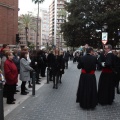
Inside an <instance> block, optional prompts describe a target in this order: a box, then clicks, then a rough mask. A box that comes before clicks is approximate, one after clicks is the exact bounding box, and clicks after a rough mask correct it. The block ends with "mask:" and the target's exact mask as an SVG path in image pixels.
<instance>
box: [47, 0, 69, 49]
mask: <svg viewBox="0 0 120 120" xmlns="http://www.w3.org/2000/svg"><path fill="white" fill-rule="evenodd" d="M65 1H67V2H70V0H53V1H52V3H51V4H50V6H49V12H50V13H49V15H50V19H49V20H50V31H49V39H50V41H51V44H52V45H55V46H57V47H59V48H62V47H64V45H65V44H64V43H65V42H64V40H63V36H62V33H60V30H61V27H60V26H61V24H62V23H64V21H65V20H66V16H67V15H65V14H67V13H66V11H65V9H64V7H65ZM62 10H63V11H64V12H65V13H64V15H60V11H62Z"/></svg>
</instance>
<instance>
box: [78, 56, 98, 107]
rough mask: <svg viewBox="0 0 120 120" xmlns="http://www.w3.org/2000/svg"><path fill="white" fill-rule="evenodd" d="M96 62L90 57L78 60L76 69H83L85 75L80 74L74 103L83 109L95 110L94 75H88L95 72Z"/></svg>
mask: <svg viewBox="0 0 120 120" xmlns="http://www.w3.org/2000/svg"><path fill="white" fill-rule="evenodd" d="M96 63H97V60H96V58H95V57H94V56H92V55H89V54H87V55H85V56H83V57H81V58H80V59H79V63H78V66H77V67H78V69H81V68H82V69H84V70H85V71H86V73H81V75H80V80H79V85H78V90H77V99H76V102H78V103H79V104H80V106H81V107H82V108H84V109H90V108H95V107H96V105H97V102H98V100H97V85H96V77H95V74H90V72H91V71H95V70H96Z"/></svg>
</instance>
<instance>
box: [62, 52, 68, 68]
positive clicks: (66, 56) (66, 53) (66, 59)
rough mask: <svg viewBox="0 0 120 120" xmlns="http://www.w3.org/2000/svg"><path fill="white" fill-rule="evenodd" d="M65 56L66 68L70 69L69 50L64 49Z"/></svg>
mask: <svg viewBox="0 0 120 120" xmlns="http://www.w3.org/2000/svg"><path fill="white" fill-rule="evenodd" d="M63 58H64V60H65V68H66V69H68V61H69V51H67V52H66V51H64V55H63Z"/></svg>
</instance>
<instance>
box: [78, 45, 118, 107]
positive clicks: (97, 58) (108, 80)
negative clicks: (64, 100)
mask: <svg viewBox="0 0 120 120" xmlns="http://www.w3.org/2000/svg"><path fill="white" fill-rule="evenodd" d="M85 52H86V53H85V54H82V56H80V57H79V59H78V66H77V68H78V69H81V75H80V80H79V85H78V90H77V98H76V102H77V103H79V104H80V107H82V108H84V109H94V108H95V107H96V106H97V105H98V104H100V105H112V103H113V102H114V99H115V88H117V94H120V91H119V80H120V56H119V53H118V54H116V53H117V52H116V51H112V46H111V45H109V44H108V45H105V46H104V48H103V51H102V52H98V53H96V52H94V50H93V48H91V47H88V48H86V51H85ZM98 66H99V69H98ZM96 70H101V74H100V77H99V81H98V85H97V82H96V76H95V71H96ZM97 86H98V88H97Z"/></svg>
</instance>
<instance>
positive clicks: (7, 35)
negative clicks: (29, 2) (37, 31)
mask: <svg viewBox="0 0 120 120" xmlns="http://www.w3.org/2000/svg"><path fill="white" fill-rule="evenodd" d="M17 33H18V0H0V44H5V43H8V44H10V45H15V44H16V34H17Z"/></svg>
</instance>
